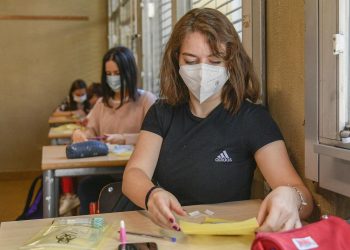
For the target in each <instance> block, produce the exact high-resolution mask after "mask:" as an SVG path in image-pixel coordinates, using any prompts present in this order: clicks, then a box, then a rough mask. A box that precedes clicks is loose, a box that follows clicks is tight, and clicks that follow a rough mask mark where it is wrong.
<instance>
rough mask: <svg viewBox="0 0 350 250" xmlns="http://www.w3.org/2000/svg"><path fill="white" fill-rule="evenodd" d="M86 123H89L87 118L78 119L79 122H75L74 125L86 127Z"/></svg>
mask: <svg viewBox="0 0 350 250" xmlns="http://www.w3.org/2000/svg"><path fill="white" fill-rule="evenodd" d="M88 122H89V119H88V118H83V119H80V120H79V121H76V124H78V125H80V126H83V127H86V125H87V124H88Z"/></svg>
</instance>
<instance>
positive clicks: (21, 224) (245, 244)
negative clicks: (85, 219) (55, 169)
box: [0, 200, 261, 250]
mask: <svg viewBox="0 0 350 250" xmlns="http://www.w3.org/2000/svg"><path fill="white" fill-rule="evenodd" d="M260 202H261V201H260V200H249V201H238V202H228V203H221V204H211V205H197V206H188V207H186V211H187V212H192V211H196V210H198V211H201V212H203V211H204V210H205V209H209V210H211V211H213V212H215V214H214V215H213V217H218V218H224V219H234V220H244V219H248V218H251V217H254V216H257V214H258V209H259V206H260ZM99 216H103V217H104V218H105V220H106V223H108V224H110V225H112V227H111V229H110V230H109V231H108V232H107V235H106V237H105V239H104V240H103V241H102V242H101V245H100V248H99V249H106V250H108V249H114V250H115V249H117V247H118V244H119V240H118V233H117V231H118V230H119V221H120V220H122V219H123V220H124V221H125V224H126V230H127V231H128V230H129V231H134V232H142V233H152V234H160V228H159V227H158V226H156V225H155V224H153V223H152V222H151V221H150V220H149V219H148V218H147V217H146V216H145V212H144V211H140V212H137V211H135V212H123V213H109V214H100V215H99ZM51 222H52V219H42V220H32V221H14V222H3V223H1V228H0V248H1V249H9V250H10V249H17V248H18V247H20V246H22V245H23V244H25V242H26V241H28V240H29V239H30V238H31V237H32V236H33V235H35V234H36V233H37V232H38V231H39V230H41V229H42V228H44V227H46V226H49V225H50V224H51ZM253 239H254V235H252V236H186V237H184V238H183V239H178V240H177V242H176V243H172V242H170V241H167V240H163V239H155V238H149V237H142V236H134V235H127V240H128V242H145V241H154V242H156V243H157V245H158V249H159V250H168V249H175V250H177V249H178V250H182V249H191V250H197V249H198V250H210V249H213V250H218V249H220V250H226V249H227V250H232V249H235V250H236V249H237V250H241V249H250V245H251V243H252V241H253Z"/></svg>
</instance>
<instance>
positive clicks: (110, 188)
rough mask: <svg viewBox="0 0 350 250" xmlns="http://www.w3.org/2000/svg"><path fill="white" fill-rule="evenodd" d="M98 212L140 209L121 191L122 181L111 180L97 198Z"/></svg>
mask: <svg viewBox="0 0 350 250" xmlns="http://www.w3.org/2000/svg"><path fill="white" fill-rule="evenodd" d="M98 208H99V212H100V213H112V212H124V211H135V210H141V209H142V208H140V207H138V206H136V205H135V204H134V203H132V202H131V201H130V200H129V199H128V198H127V197H126V196H125V195H124V194H123V193H122V182H113V183H110V184H108V185H106V186H104V187H103V188H102V190H101V192H100V196H99V198H98Z"/></svg>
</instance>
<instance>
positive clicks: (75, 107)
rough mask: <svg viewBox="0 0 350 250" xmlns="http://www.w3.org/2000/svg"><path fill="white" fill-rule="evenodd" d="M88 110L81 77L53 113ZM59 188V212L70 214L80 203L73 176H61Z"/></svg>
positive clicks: (82, 112)
mask: <svg viewBox="0 0 350 250" xmlns="http://www.w3.org/2000/svg"><path fill="white" fill-rule="evenodd" d="M89 110H90V103H89V101H88V100H87V87H86V83H85V82H84V81H83V80H81V79H77V80H75V81H74V82H73V83H72V85H71V87H70V90H69V96H68V97H67V98H66V99H65V100H64V101H63V102H62V103H61V104H60V105H59V106H58V107H57V109H56V111H55V112H54V113H53V115H54V116H72V115H74V116H76V117H85V116H86V115H87V113H88V112H89ZM61 189H62V193H61V198H60V206H59V214H60V215H66V216H68V215H71V214H70V211H71V210H72V209H73V208H75V207H77V206H78V205H79V204H80V203H79V199H78V197H77V196H76V195H75V190H74V182H73V178H71V177H62V178H61Z"/></svg>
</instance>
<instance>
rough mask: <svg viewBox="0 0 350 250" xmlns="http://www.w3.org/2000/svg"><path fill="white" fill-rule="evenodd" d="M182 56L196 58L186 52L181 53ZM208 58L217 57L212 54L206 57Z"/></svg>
mask: <svg viewBox="0 0 350 250" xmlns="http://www.w3.org/2000/svg"><path fill="white" fill-rule="evenodd" d="M182 55H183V56H190V57H197V56H196V55H194V54H191V53H188V52H183V53H182ZM208 57H217V56H214V55H213V54H210V55H208Z"/></svg>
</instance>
